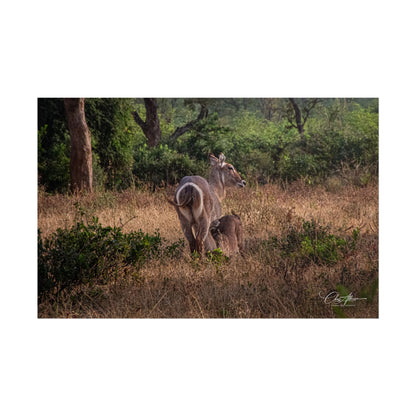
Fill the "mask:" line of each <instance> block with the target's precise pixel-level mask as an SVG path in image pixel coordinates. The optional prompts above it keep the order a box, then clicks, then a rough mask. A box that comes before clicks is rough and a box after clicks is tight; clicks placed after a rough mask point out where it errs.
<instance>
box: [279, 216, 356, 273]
mask: <svg viewBox="0 0 416 416" xmlns="http://www.w3.org/2000/svg"><path fill="white" fill-rule="evenodd" d="M359 234H360V230H359V229H358V228H356V229H354V230H353V232H352V235H351V236H350V237H349V238H341V237H337V236H335V235H333V234H331V233H330V227H329V226H326V227H324V226H322V225H320V224H318V223H317V222H316V221H315V220H311V221H305V220H302V228H301V230H299V229H297V228H296V227H295V226H294V225H291V226H290V227H289V228H288V230H287V233H286V234H285V235H284V236H283V237H282V238H280V239H278V238H276V237H274V238H273V242H274V244H275V245H277V247H278V248H279V249H280V253H281V256H282V257H291V258H294V259H303V260H306V261H309V262H314V263H316V264H329V265H330V264H335V263H337V262H338V261H339V260H341V259H342V258H343V257H345V255H347V254H348V253H350V252H352V251H354V250H355V246H356V243H357V240H358V237H359Z"/></svg>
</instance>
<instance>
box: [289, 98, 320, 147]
mask: <svg viewBox="0 0 416 416" xmlns="http://www.w3.org/2000/svg"><path fill="white" fill-rule="evenodd" d="M320 101H321V100H320V99H319V98H310V99H308V98H305V99H301V103H302V104H301V106H302V108H301V107H300V106H299V105H298V103H297V102H296V100H295V99H294V98H289V102H290V104H291V106H290V107H288V109H287V118H288V120H289V123H290V125H291V127H296V129H297V130H298V132H299V134H300V137H301V139H302V140H304V139H305V124H306V121H307V120H308V117H309V114H310V112H311V111H312V109H313V108H314V107H315V106H316V105H317V104H318V103H319V102H320Z"/></svg>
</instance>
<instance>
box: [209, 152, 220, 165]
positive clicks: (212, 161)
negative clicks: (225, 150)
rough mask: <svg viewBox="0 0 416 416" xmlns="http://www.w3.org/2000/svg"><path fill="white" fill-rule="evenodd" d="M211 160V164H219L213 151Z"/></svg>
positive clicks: (210, 156)
mask: <svg viewBox="0 0 416 416" xmlns="http://www.w3.org/2000/svg"><path fill="white" fill-rule="evenodd" d="M209 162H210V163H211V166H215V165H217V164H218V159H217V158H216V157H215V156H214V155H213V154H212V153H210V155H209Z"/></svg>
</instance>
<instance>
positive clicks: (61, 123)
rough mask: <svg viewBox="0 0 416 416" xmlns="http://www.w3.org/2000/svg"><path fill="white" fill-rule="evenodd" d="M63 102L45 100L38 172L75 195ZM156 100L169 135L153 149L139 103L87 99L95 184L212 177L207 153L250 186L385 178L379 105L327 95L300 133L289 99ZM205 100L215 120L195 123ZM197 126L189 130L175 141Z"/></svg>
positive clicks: (164, 133) (43, 180)
mask: <svg viewBox="0 0 416 416" xmlns="http://www.w3.org/2000/svg"><path fill="white" fill-rule="evenodd" d="M62 101H63V100H62V99H39V102H38V105H39V115H38V172H39V181H40V183H41V184H42V185H44V186H45V188H46V190H47V191H48V192H54V191H55V192H66V191H67V190H68V182H69V155H70V140H69V133H68V130H67V127H66V120H65V112H64V109H63V102H62ZM157 103H158V115H159V121H160V128H161V133H162V139H161V142H160V146H157V147H155V148H150V147H149V146H148V143H147V139H146V137H145V135H144V134H143V131H142V130H141V129H140V128H139V126H138V125H137V124H136V123H135V122H134V120H133V117H132V115H131V112H132V110H134V111H137V112H138V114H139V115H140V117H141V118H142V119H145V118H146V111H145V107H144V104H143V101H142V100H140V99H125V98H123V99H122V98H112V99H103V98H89V99H86V101H85V111H86V118H87V124H88V126H89V128H90V130H91V134H92V141H93V143H92V145H93V172H94V185H95V187H97V186H98V187H105V188H106V189H123V188H127V187H130V186H131V185H133V184H134V183H135V182H137V181H139V182H140V181H144V182H150V183H152V184H153V185H163V184H174V183H176V182H178V181H179V180H180V178H181V177H183V176H185V175H195V174H196V175H205V174H206V173H207V166H208V165H207V155H208V153H214V154H218V153H219V152H223V153H224V154H225V155H226V156H227V160H229V161H231V162H232V163H233V164H234V165H235V166H236V168H237V170H238V171H239V172H240V173H242V174H243V176H244V177H245V179H247V181H248V182H249V183H253V182H258V183H267V182H276V181H278V182H279V181H283V182H291V181H295V180H298V179H306V180H307V181H308V182H309V183H310V182H322V181H324V180H326V179H327V178H330V177H333V176H334V175H337V176H342V175H344V179H345V180H346V181H353V183H354V184H355V185H359V186H361V185H365V184H367V183H368V182H369V181H370V180H371V178H373V177H376V176H377V174H378V100H377V99H321V100H320V101H319V103H318V104H317V105H315V106H314V107H313V109H311V111H310V113H308V117H307V122H306V123H305V124H304V132H303V133H302V135H300V134H299V132H298V131H297V129H296V128H293V120H292V118H293V117H292V118H291V116H290V115H289V114H288V110H287V109H288V106H289V105H288V101H287V99H273V98H268V99H254V98H251V99H242V98H239V99H175V98H171V99H162V98H159V99H158V100H157ZM202 104H203V105H204V106H206V108H207V109H208V110H209V114H208V116H207V117H203V118H198V114H199V110H200V108H202V107H201V105H202ZM190 121H193V123H192V128H190V129H188V130H187V131H186V132H184V133H183V134H181V135H179V136H178V137H176V136H173V133H174V132H175V131H176V129H178V128H179V127H182V126H185V125H186V124H187V123H189V122H190ZM346 172H350V173H351V172H353V173H354V174H349V175H345V173H346Z"/></svg>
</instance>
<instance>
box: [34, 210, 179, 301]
mask: <svg viewBox="0 0 416 416" xmlns="http://www.w3.org/2000/svg"><path fill="white" fill-rule="evenodd" d="M182 246H183V242H181V241H178V242H174V243H173V244H171V245H166V244H164V240H163V239H162V237H161V236H160V234H159V232H155V233H154V234H153V235H149V234H147V233H144V232H142V231H141V230H139V231H134V232H130V233H123V232H122V229H121V228H120V227H103V226H102V224H100V223H99V221H98V218H97V217H93V218H92V221H91V222H86V221H84V220H83V219H81V221H79V222H77V223H76V224H75V225H73V226H72V227H71V228H69V229H61V228H59V229H58V230H57V231H56V232H54V233H53V234H52V236H51V237H49V238H42V235H41V232H40V231H38V295H39V296H41V295H42V294H44V293H45V292H51V291H57V292H59V291H60V290H62V289H65V288H67V287H70V286H75V285H79V284H90V285H92V284H93V283H105V282H107V281H108V280H109V279H110V278H117V277H118V276H119V275H121V274H123V273H124V270H125V268H126V266H129V265H134V266H136V267H140V266H142V265H143V264H144V263H145V262H146V260H148V259H150V258H154V257H155V256H157V255H163V256H169V257H175V256H177V255H178V251H179V250H180V248H181V247H182Z"/></svg>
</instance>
